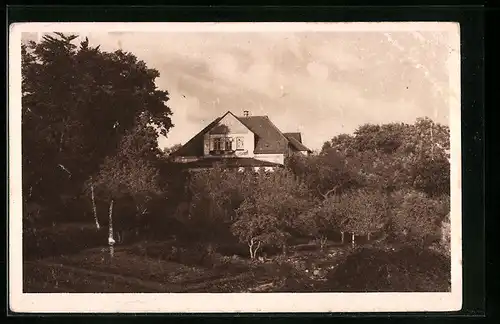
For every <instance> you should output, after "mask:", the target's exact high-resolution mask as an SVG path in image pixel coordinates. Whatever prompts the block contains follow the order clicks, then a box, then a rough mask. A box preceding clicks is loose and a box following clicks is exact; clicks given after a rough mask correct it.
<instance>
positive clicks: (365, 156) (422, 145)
mask: <svg viewBox="0 0 500 324" xmlns="http://www.w3.org/2000/svg"><path fill="white" fill-rule="evenodd" d="M449 136H450V135H449V128H448V127H447V126H443V125H441V124H438V123H435V122H433V121H432V120H430V119H429V118H418V119H417V120H416V122H415V123H414V124H404V123H387V124H383V125H373V124H365V125H362V126H360V127H358V129H357V130H356V131H355V132H354V134H353V135H346V134H341V135H338V136H336V137H334V138H333V139H332V140H330V141H328V142H326V143H325V144H324V145H323V150H322V152H321V155H327V154H329V152H331V151H332V150H334V151H335V152H337V153H338V154H340V155H341V156H342V159H343V160H345V161H346V162H347V164H348V166H349V168H350V169H351V170H353V171H354V172H355V173H356V174H359V175H360V176H361V177H362V178H363V179H364V183H365V185H367V186H375V187H383V188H385V189H389V190H393V189H394V188H414V189H417V190H421V191H423V192H425V193H427V194H429V195H432V196H435V195H442V194H449V179H450V169H449V167H450V165H449V148H450V142H449V140H450V137H449Z"/></svg>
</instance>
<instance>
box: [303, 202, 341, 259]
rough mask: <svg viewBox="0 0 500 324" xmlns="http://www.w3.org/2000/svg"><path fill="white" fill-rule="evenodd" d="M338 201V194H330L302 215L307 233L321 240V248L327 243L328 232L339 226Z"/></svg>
mask: <svg viewBox="0 0 500 324" xmlns="http://www.w3.org/2000/svg"><path fill="white" fill-rule="evenodd" d="M337 202H338V198H337V196H330V197H328V198H326V199H325V200H323V201H321V202H319V201H318V202H317V203H316V204H317V206H316V207H314V208H312V209H310V210H308V211H307V212H305V213H304V214H302V215H301V220H302V222H303V224H304V228H305V229H306V232H307V234H310V235H311V234H312V235H313V236H314V237H315V238H316V239H317V240H318V241H319V243H320V248H321V250H323V249H324V247H325V245H326V242H327V236H328V234H329V233H331V232H332V231H333V230H336V229H338V227H339V224H338V221H339V218H338V215H337V211H336V203H337Z"/></svg>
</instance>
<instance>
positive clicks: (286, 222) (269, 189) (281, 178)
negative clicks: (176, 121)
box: [231, 169, 312, 258]
mask: <svg viewBox="0 0 500 324" xmlns="http://www.w3.org/2000/svg"><path fill="white" fill-rule="evenodd" d="M311 206H312V200H311V197H310V194H309V192H308V188H307V186H306V185H305V183H303V182H302V181H300V180H298V179H297V178H296V177H295V176H294V175H293V174H292V173H291V172H290V171H288V170H286V169H279V170H276V171H274V172H266V171H260V172H259V174H258V176H257V177H256V178H255V184H254V186H253V190H251V191H250V192H249V193H248V196H246V197H245V199H244V201H243V202H242V204H241V205H240V206H239V208H238V209H237V210H236V212H237V218H236V221H235V222H234V223H233V225H232V227H231V229H232V232H233V234H234V235H235V236H236V237H238V238H239V240H240V241H241V242H242V243H247V244H248V246H249V250H250V257H251V258H255V256H256V254H257V252H258V250H259V248H260V247H261V246H263V245H274V246H281V247H282V248H283V252H284V253H286V251H287V246H288V239H289V237H290V236H291V233H292V232H293V231H295V230H297V228H298V227H299V226H300V225H301V222H300V220H299V215H300V214H301V213H303V212H304V211H306V210H307V209H309V208H310V207H311Z"/></svg>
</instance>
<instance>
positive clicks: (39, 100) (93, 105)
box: [22, 33, 173, 209]
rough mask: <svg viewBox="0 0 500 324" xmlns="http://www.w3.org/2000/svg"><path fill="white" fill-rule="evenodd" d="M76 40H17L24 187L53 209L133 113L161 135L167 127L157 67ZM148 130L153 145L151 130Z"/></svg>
mask: <svg viewBox="0 0 500 324" xmlns="http://www.w3.org/2000/svg"><path fill="white" fill-rule="evenodd" d="M76 40H77V36H76V35H64V34H60V33H55V34H53V35H46V36H44V37H43V39H42V40H41V41H40V42H39V43H35V42H30V43H29V44H27V45H23V46H22V138H23V190H24V192H25V193H26V194H25V198H32V200H33V199H35V197H36V200H37V202H39V203H40V204H41V205H43V206H49V207H50V208H52V209H54V208H60V207H56V206H58V205H59V202H60V197H61V194H62V193H65V194H66V195H69V196H72V197H77V196H78V194H79V193H80V192H81V189H82V185H83V183H84V182H85V181H87V180H88V179H89V178H90V177H91V176H92V175H94V174H96V173H97V172H98V171H99V168H100V166H101V165H102V164H103V162H104V161H105V160H106V159H111V158H112V157H113V156H114V155H115V154H116V153H117V150H118V149H119V147H120V143H121V142H122V141H123V138H124V136H125V135H126V134H127V133H128V132H130V131H131V130H132V129H133V128H134V126H136V124H137V118H139V117H141V118H142V119H143V120H144V121H146V122H145V124H147V125H150V124H152V125H155V127H156V129H157V130H158V131H159V132H160V133H162V134H166V133H167V131H168V130H169V129H170V128H171V127H172V126H173V125H172V123H171V120H170V115H171V111H170V109H169V107H168V106H167V105H166V102H167V101H168V99H169V98H168V93H167V92H166V91H162V90H159V89H157V88H156V85H155V79H156V78H158V77H159V73H158V71H157V70H155V69H151V68H148V67H147V66H146V64H145V63H144V62H143V61H140V60H138V59H137V58H136V57H135V56H134V55H133V54H131V53H127V52H123V51H116V52H113V53H108V52H104V51H101V50H100V49H99V46H97V47H91V46H90V45H89V42H88V39H85V40H84V41H82V42H80V44H78V45H77V44H75V42H76ZM148 132H149V134H150V135H151V137H150V139H151V140H152V142H151V143H149V144H148V145H154V144H153V141H156V138H157V135H156V131H155V130H153V129H149V130H148ZM153 133H155V134H154V135H153ZM143 149H144V150H145V151H149V150H150V147H149V146H145V147H144V148H143Z"/></svg>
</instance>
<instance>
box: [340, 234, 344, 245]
mask: <svg viewBox="0 0 500 324" xmlns="http://www.w3.org/2000/svg"><path fill="white" fill-rule="evenodd" d="M340 240H341V242H342V244H344V232H343V231H342V232H340Z"/></svg>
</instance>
